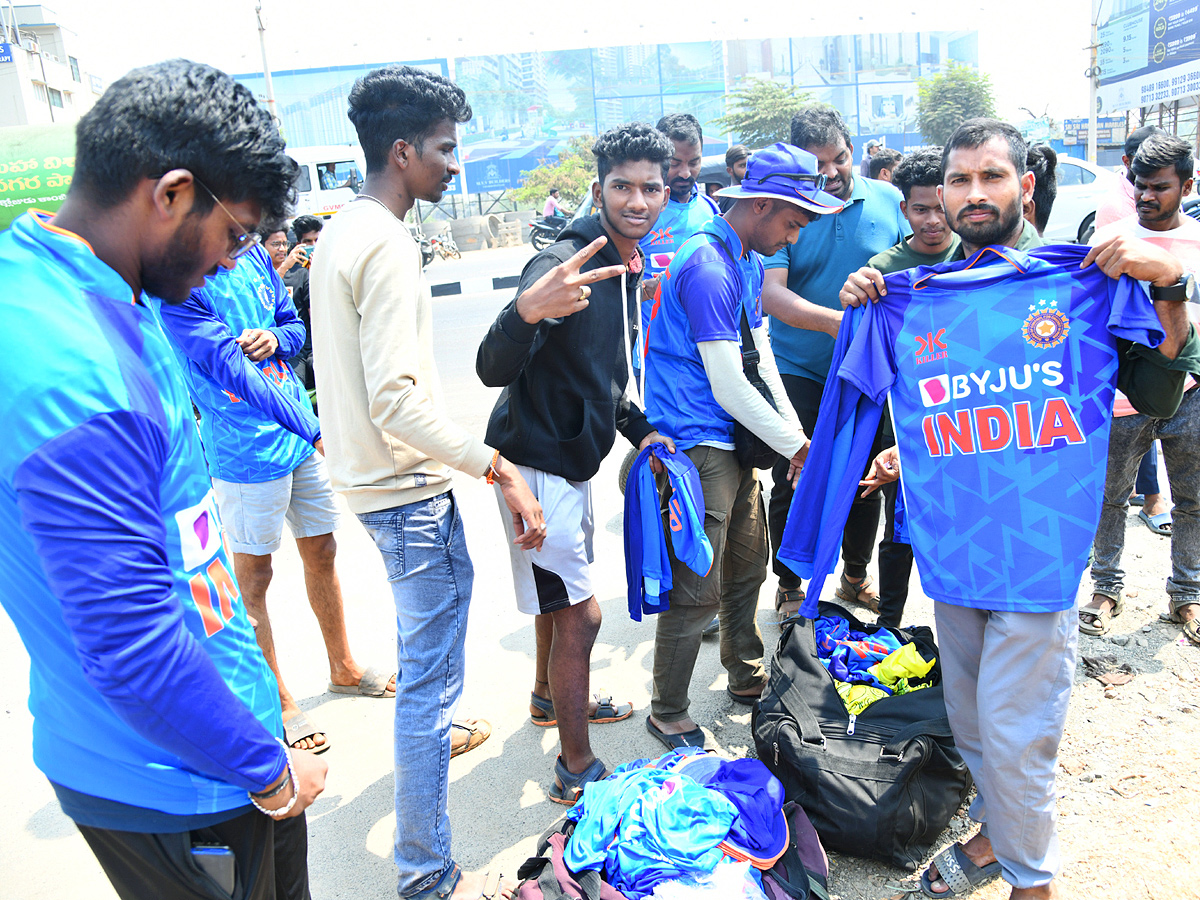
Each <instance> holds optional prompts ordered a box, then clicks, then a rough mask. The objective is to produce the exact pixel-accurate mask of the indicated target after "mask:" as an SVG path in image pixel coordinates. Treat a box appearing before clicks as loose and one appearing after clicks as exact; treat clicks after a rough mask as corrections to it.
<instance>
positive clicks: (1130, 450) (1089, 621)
mask: <svg viewBox="0 0 1200 900" xmlns="http://www.w3.org/2000/svg"><path fill="white" fill-rule="evenodd" d="M1130 170H1131V171H1132V173H1133V195H1134V200H1135V202H1136V208H1137V215H1136V216H1130V217H1129V218H1126V219H1120V220H1118V221H1116V222H1114V223H1113V224H1111V225H1109V226H1107V227H1105V228H1101V229H1100V230H1099V231H1097V232H1096V234H1095V235H1094V236H1093V238H1092V243H1093V244H1094V245H1103V244H1107V243H1109V242H1110V241H1112V240H1113V239H1115V238H1117V237H1119V236H1121V235H1127V236H1130V237H1136V238H1140V239H1141V240H1144V241H1147V242H1148V243H1151V244H1153V245H1155V246H1156V247H1161V248H1162V249H1164V250H1166V251H1167V252H1168V253H1171V254H1173V255H1174V256H1175V257H1176V258H1178V259H1179V261H1180V262H1182V263H1183V265H1184V267H1185V268H1186V269H1187V271H1188V272H1189V273H1193V274H1194V273H1195V272H1197V271H1200V222H1197V221H1196V220H1195V219H1193V218H1192V217H1191V216H1185V215H1184V214H1183V212H1182V210H1181V208H1180V204H1181V203H1182V202H1183V198H1184V197H1186V196H1187V195H1188V194H1189V193H1190V192H1191V189H1192V173H1193V172H1194V171H1195V169H1194V163H1193V162H1192V150H1191V147H1190V146H1189V145H1188V143H1187V142H1186V141H1183V140H1180V139H1179V138H1177V137H1175V136H1173V135H1169V134H1154V135H1151V136H1149V137H1147V138H1146V139H1145V140H1144V141H1143V142H1142V145H1141V147H1139V148H1138V151H1137V154H1136V155H1135V156H1134V158H1133V162H1132V165H1131V166H1130ZM1187 309H1188V312H1189V314H1190V315H1191V317H1192V320H1193V321H1196V320H1197V318H1198V317H1200V307H1197V305H1196V304H1195V303H1189V304H1188V305H1187ZM1193 374H1195V373H1193ZM1198 397H1200V391H1197V390H1196V379H1195V378H1194V377H1191V376H1189V378H1188V381H1187V385H1186V387H1185V390H1184V395H1183V402H1182V403H1181V404H1180V405H1179V411H1178V412H1176V413H1175V415H1173V416H1171V418H1169V419H1153V418H1151V417H1150V416H1147V415H1143V414H1142V413H1139V412H1137V410H1135V409H1134V408H1133V407H1132V406H1131V405H1130V403H1129V401H1128V399H1127V398H1126V397H1125V396H1124V395H1123V394H1118V395H1117V402H1116V407H1115V409H1114V413H1113V414H1114V418H1113V425H1112V435H1111V437H1110V443H1109V447H1108V478H1107V484H1106V485H1105V488H1104V506H1103V508H1102V510H1101V513H1100V527H1099V529H1098V530H1097V532H1096V543H1095V560H1094V561H1093V562H1092V582H1093V590H1092V600H1091V603H1089V604H1088V605H1087V606H1084V607H1081V608H1080V610H1079V630H1080V631H1082V632H1084V633H1086V634H1104V633H1105V632H1107V631H1108V622H1109V619H1111V618H1112V617H1114V616H1118V615H1120V614H1121V612H1122V610H1123V609H1124V606H1125V604H1124V602H1123V601H1122V599H1121V591H1122V589H1123V588H1124V579H1125V573H1124V572H1123V571H1122V570H1121V552H1122V550H1123V549H1124V547H1125V515H1126V510H1128V508H1129V491H1130V489H1131V488H1132V487H1133V478H1134V471H1135V470H1136V469H1137V467H1138V463H1139V461H1140V460H1141V459H1142V457H1143V455H1144V454H1145V452H1146V451H1147V450H1148V449H1149V447H1150V445H1151V444H1152V443H1153V442H1154V441H1155V440H1158V441H1161V443H1162V449H1163V456H1164V457H1165V458H1166V462H1167V476H1168V477H1169V478H1170V480H1171V499H1172V500H1173V501H1174V503H1175V508H1174V510H1172V511H1170V512H1168V513H1167V516H1168V518H1169V520H1170V523H1169V524H1168V525H1166V528H1167V534H1168V535H1169V536H1170V538H1171V577H1170V578H1169V579H1167V596H1168V597H1169V599H1170V611H1169V612H1168V613H1167V614H1166V616H1165V617H1166V618H1168V619H1169V620H1170V621H1172V622H1176V623H1178V624H1180V625H1182V626H1183V633H1184V635H1185V636H1186V637H1187V639H1188V640H1189V641H1191V642H1192V643H1193V644H1200V627H1198V626H1200V622H1198V621H1197V619H1196V613H1197V611H1200V531H1198V530H1197V528H1198V526H1200V520H1198V518H1197V516H1200V494H1198V493H1197V491H1198V489H1200V399H1197V398H1198ZM1147 499H1149V498H1147ZM1141 516H1142V518H1143V520H1146V521H1147V524H1151V523H1150V522H1149V521H1148V520H1149V519H1150V515H1149V512H1148V511H1147V510H1142V512H1141ZM1160 521H1161V520H1160Z"/></svg>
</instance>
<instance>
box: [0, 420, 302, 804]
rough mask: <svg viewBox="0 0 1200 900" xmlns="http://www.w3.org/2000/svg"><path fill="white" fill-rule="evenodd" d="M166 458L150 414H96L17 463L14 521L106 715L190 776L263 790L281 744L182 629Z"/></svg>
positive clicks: (278, 764) (280, 756)
mask: <svg viewBox="0 0 1200 900" xmlns="http://www.w3.org/2000/svg"><path fill="white" fill-rule="evenodd" d="M168 453H169V451H168V446H167V437H166V435H165V434H164V433H163V431H162V429H161V428H160V427H158V426H157V425H155V424H154V423H153V422H151V421H150V420H149V419H148V418H147V417H145V416H143V415H139V414H137V413H134V412H127V411H122V412H114V413H107V414H104V415H100V416H96V417H94V418H92V419H90V420H88V421H87V422H85V423H84V424H82V425H79V426H76V427H75V428H73V429H72V430H70V431H67V432H64V433H63V434H61V435H59V436H58V437H56V438H55V439H53V440H52V441H49V442H48V443H46V444H44V445H43V446H42V447H40V448H39V449H38V450H37V451H36V452H35V453H33V454H32V455H30V456H29V457H27V458H26V459H25V460H24V462H23V463H22V464H21V465H20V466H19V467H18V469H17V470H16V472H15V473H14V477H13V487H14V489H15V491H16V495H17V506H18V509H19V510H20V515H21V524H22V526H23V527H24V529H25V530H26V531H27V532H28V533H29V535H30V536H31V538H32V540H33V544H34V547H35V549H36V552H37V555H38V558H39V559H40V560H41V563H42V566H43V567H44V569H45V572H46V581H47V584H48V585H49V588H50V590H51V591H52V592H53V593H54V596H55V597H56V598H57V599H58V601H59V603H60V605H61V608H62V617H63V621H64V622H65V623H66V626H67V628H68V630H69V631H70V634H71V639H72V641H73V642H74V645H75V651H76V653H77V654H78V656H79V660H80V663H81V664H82V667H83V673H84V677H86V678H87V680H88V682H89V683H90V684H91V685H92V686H93V687H94V688H95V689H96V691H97V692H99V694H100V695H101V696H102V697H103V698H104V699H105V701H107V703H108V704H109V706H111V707H112V709H113V711H114V712H115V713H116V714H117V715H118V716H120V717H121V718H122V719H123V720H124V721H125V722H126V723H127V724H128V725H129V727H130V728H132V729H133V730H134V731H136V732H137V733H138V734H140V735H142V736H143V737H144V738H145V739H146V740H148V741H150V742H152V743H154V744H156V745H158V746H159V747H161V748H163V749H164V750H166V751H167V752H169V753H171V754H173V755H174V756H176V757H178V758H179V759H180V760H181V761H182V762H183V764H184V765H185V766H187V767H189V768H191V769H193V770H194V771H196V772H200V773H203V774H204V775H207V776H209V777H211V778H215V779H219V780H221V781H224V782H226V783H228V784H232V785H235V786H237V787H240V788H243V789H245V790H249V791H257V790H261V789H262V788H263V786H265V785H267V784H270V783H271V782H272V781H274V780H275V779H276V778H278V777H279V774H280V773H281V772H282V771H283V767H284V765H285V759H284V753H283V748H282V747H281V746H280V744H279V743H278V742H277V741H276V740H275V738H274V736H273V735H272V734H271V733H270V732H268V731H267V729H265V728H264V727H263V726H262V724H261V723H260V722H259V721H258V719H256V718H255V717H254V715H253V714H252V713H251V712H250V710H249V709H248V708H247V707H246V706H245V704H244V703H242V702H241V701H240V700H239V699H238V698H237V697H236V696H235V695H234V694H233V692H232V691H231V690H230V689H229V687H228V685H227V684H226V683H225V681H224V679H222V677H221V675H220V673H219V672H218V671H217V669H216V666H215V665H214V664H213V662H212V659H211V658H210V657H209V656H208V655H207V654H206V653H205V652H204V649H203V648H202V647H201V645H200V643H199V642H198V641H197V640H196V638H195V637H194V636H193V635H192V634H191V632H190V631H188V629H187V626H186V625H185V624H184V618H183V610H182V608H181V606H180V604H179V600H178V598H177V595H176V593H175V591H174V590H173V581H172V573H171V569H170V563H169V561H168V556H167V550H166V540H167V537H166V529H165V526H164V523H163V510H162V504H161V501H160V497H159V490H158V485H159V482H160V478H159V476H161V474H162V471H163V469H164V467H165V466H167V465H169V461H168Z"/></svg>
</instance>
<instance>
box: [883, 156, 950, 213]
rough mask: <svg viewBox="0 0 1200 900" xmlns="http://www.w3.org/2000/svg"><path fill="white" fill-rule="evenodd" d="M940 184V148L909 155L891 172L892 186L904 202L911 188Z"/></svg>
mask: <svg viewBox="0 0 1200 900" xmlns="http://www.w3.org/2000/svg"><path fill="white" fill-rule="evenodd" d="M873 158H874V157H872V159H873ZM941 183H942V148H941V147H925V148H924V149H922V150H917V151H915V152H913V153H910V154H908V156H906V157H904V159H903V160H901V161H900V165H898V166H896V168H895V169H893V170H892V184H894V185H895V186H896V187H897V188H899V190H900V193H901V194H903V195H904V199H905V200H906V201H907V200H908V196H909V194H910V193H912V189H913V188H915V187H937V186H938V185H939V184H941Z"/></svg>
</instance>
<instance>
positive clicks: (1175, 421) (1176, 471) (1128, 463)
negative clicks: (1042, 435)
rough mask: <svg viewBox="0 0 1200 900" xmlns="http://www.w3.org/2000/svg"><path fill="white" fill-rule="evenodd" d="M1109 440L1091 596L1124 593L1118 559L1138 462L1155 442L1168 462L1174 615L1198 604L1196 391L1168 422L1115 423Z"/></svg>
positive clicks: (1199, 437)
mask: <svg viewBox="0 0 1200 900" xmlns="http://www.w3.org/2000/svg"><path fill="white" fill-rule="evenodd" d="M1110 435H1111V436H1110V437H1109V442H1108V472H1107V475H1106V483H1105V485H1104V505H1103V506H1102V507H1101V508H1100V525H1099V527H1098V528H1097V530H1096V540H1095V543H1094V545H1093V550H1094V553H1095V555H1094V558H1093V559H1092V582H1093V592H1094V593H1097V594H1100V595H1102V596H1105V597H1112V598H1114V599H1115V598H1116V597H1117V595H1118V594H1119V593H1120V592H1121V590H1122V589H1123V588H1124V587H1125V571H1124V570H1123V569H1122V568H1121V553H1122V551H1123V550H1124V549H1125V514H1126V510H1127V509H1129V491H1130V489H1131V488H1132V487H1133V481H1134V474H1135V473H1136V471H1137V468H1138V465H1139V463H1140V461H1141V459H1142V457H1143V456H1144V455H1145V454H1146V453H1147V452H1148V451H1149V449H1150V447H1151V446H1152V445H1153V443H1154V441H1156V440H1157V441H1159V442H1161V444H1162V452H1163V457H1164V458H1165V459H1166V461H1167V478H1168V480H1169V482H1170V484H1171V502H1172V503H1173V504H1174V509H1172V510H1171V577H1170V578H1168V579H1167V595H1168V597H1169V598H1170V601H1171V609H1172V610H1174V609H1176V608H1178V607H1180V606H1184V605H1186V604H1188V603H1200V388H1192V389H1191V390H1190V391H1188V392H1187V393H1186V394H1184V395H1183V402H1182V403H1180V404H1179V411H1178V412H1176V413H1175V415H1173V416H1171V418H1169V419H1152V418H1150V417H1149V416H1144V415H1142V414H1141V413H1138V414H1136V415H1132V416H1119V417H1116V418H1114V419H1113V420H1112V430H1111V432H1110ZM1122 491H1124V493H1123V494H1122V493H1121V492H1122Z"/></svg>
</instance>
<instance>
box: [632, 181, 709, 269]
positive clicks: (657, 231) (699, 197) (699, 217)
mask: <svg viewBox="0 0 1200 900" xmlns="http://www.w3.org/2000/svg"><path fill="white" fill-rule="evenodd" d="M720 215H721V209H720V207H718V206H717V204H716V202H715V201H714V200H713V199H712V198H711V197H709V196H708V195H707V194H705V193H704V192H703V191H702V190H700V186H699V185H695V184H694V185H692V195H691V196H690V197H689V198H688V199H687V201H686V202H685V203H680V202H679V201H677V200H675V199H673V198H672V199H668V200H667V205H666V207H665V208H664V209H663V211H662V212H660V213H659V214H658V221H657V222H655V223H654V228H652V229H651V230H650V233H649V234H647V235H646V236H645V237H644V238H642V239H641V241H639V242H638V246H639V247H641V248H642V253H644V254H645V256H646V269H645V272H644V274H643V277H644V278H653V277H654V276H655V275H661V274H662V272H663V270H664V269H666V267H667V266H668V264H670V262H671V259H672V258H673V257H674V256H675V252H676V251H677V250H678V249H679V248H680V247H682V246H683V243H684V241H686V240H687V239H688V238H690V237H691V236H692V235H693V234H696V233H697V232H698V231H699V230H700V228H701V227H702V226H703V225H705V224H706V223H707V222H709V221H711V220H712V219H713V218H714V217H717V216H720Z"/></svg>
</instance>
